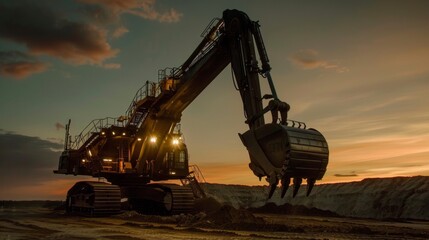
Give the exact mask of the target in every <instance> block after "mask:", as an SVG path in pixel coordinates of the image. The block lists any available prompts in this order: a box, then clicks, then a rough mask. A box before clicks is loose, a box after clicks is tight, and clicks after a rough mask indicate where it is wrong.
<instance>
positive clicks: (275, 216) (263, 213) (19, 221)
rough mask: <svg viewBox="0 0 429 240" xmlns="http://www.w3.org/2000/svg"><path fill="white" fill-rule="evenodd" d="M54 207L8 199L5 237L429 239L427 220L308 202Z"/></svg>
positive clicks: (3, 212) (2, 216)
mask: <svg viewBox="0 0 429 240" xmlns="http://www.w3.org/2000/svg"><path fill="white" fill-rule="evenodd" d="M54 206H55V204H53V202H48V203H43V202H39V203H38V204H35V203H33V204H31V203H20V204H14V203H13V202H8V203H7V204H4V203H3V207H2V208H1V209H0V239H71V240H74V239H83V240H93V239H113V240H115V239H116V240H118V239H119V240H120V239H132V240H133V239H157V240H158V239H159V240H161V239H208V240H211V239H429V222H428V221H416V220H413V221H411V220H400V221H399V220H395V221H386V220H385V221H381V220H372V219H360V218H344V217H339V216H337V215H335V214H334V213H332V212H328V211H322V210H316V209H309V208H306V207H303V206H301V207H299V208H296V207H293V206H287V205H286V206H282V207H277V208H276V207H274V206H273V205H268V206H265V207H263V208H253V209H249V210H246V209H236V208H234V207H232V206H230V205H225V204H220V203H219V202H217V201H216V200H215V199H213V198H208V199H204V200H200V201H198V202H197V204H196V206H197V208H199V212H198V213H195V214H187V215H183V214H182V215H175V216H147V215H140V214H138V213H136V212H133V211H127V212H123V213H122V214H119V215H116V216H112V217H98V218H91V217H81V216H70V215H66V214H64V213H63V211H61V210H54ZM273 209H279V211H278V212H275V211H273Z"/></svg>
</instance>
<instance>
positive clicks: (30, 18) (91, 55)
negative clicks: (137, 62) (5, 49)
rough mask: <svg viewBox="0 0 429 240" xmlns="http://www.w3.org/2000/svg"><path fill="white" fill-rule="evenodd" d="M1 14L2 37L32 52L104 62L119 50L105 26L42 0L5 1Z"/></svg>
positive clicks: (0, 35) (77, 59)
mask: <svg viewBox="0 0 429 240" xmlns="http://www.w3.org/2000/svg"><path fill="white" fill-rule="evenodd" d="M0 16H2V17H1V18H0V37H1V38H3V39H7V40H11V41H13V42H16V43H21V44H24V45H25V46H26V47H27V48H28V51H29V53H31V54H33V55H49V56H53V57H56V58H59V59H62V60H64V61H66V62H71V63H74V64H101V63H102V62H103V61H104V60H106V59H108V58H112V57H114V56H115V55H116V54H117V53H118V50H116V49H112V47H111V46H110V45H109V43H108V42H107V39H106V31H105V30H103V29H102V28H100V27H98V26H96V25H94V24H91V23H85V22H78V21H75V20H70V19H68V18H66V17H65V16H63V15H60V14H59V13H56V12H54V11H53V10H52V9H51V8H50V7H49V6H47V5H43V4H42V3H40V4H36V2H32V3H31V4H30V3H28V4H25V5H3V6H1V7H0ZM39 68H40V67H39Z"/></svg>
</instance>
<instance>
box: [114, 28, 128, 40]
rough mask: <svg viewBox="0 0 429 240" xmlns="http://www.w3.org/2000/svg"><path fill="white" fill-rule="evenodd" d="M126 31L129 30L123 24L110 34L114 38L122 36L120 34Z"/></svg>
mask: <svg viewBox="0 0 429 240" xmlns="http://www.w3.org/2000/svg"><path fill="white" fill-rule="evenodd" d="M127 32H129V30H128V29H127V28H125V27H124V26H120V27H118V28H116V29H115V30H114V31H113V33H112V35H113V37H115V38H119V37H122V35H124V34H125V33H127Z"/></svg>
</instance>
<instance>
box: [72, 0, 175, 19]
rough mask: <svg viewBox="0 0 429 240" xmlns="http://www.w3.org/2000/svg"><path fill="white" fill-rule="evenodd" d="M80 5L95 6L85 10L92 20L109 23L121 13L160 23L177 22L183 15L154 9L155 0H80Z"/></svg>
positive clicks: (173, 11)
mask: <svg viewBox="0 0 429 240" xmlns="http://www.w3.org/2000/svg"><path fill="white" fill-rule="evenodd" d="M80 2H82V3H86V4H91V5H95V7H91V8H88V9H87V12H88V13H90V14H91V16H92V17H93V18H96V19H99V20H102V21H105V22H109V21H112V19H118V18H119V17H118V16H119V15H120V14H122V13H129V14H133V15H136V16H139V17H142V18H144V19H147V20H152V21H158V22H162V23H173V22H178V21H180V19H181V18H182V16H183V14H182V13H181V12H179V11H177V10H176V9H173V8H170V9H168V10H165V11H159V10H157V9H156V8H155V5H156V0H128V1H123V0H80ZM97 5H98V7H97Z"/></svg>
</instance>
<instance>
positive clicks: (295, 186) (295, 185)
mask: <svg viewBox="0 0 429 240" xmlns="http://www.w3.org/2000/svg"><path fill="white" fill-rule="evenodd" d="M301 183H302V178H294V179H293V197H295V196H296V194H297V193H298V190H299V187H300V186H301Z"/></svg>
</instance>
